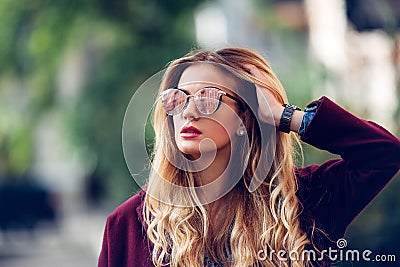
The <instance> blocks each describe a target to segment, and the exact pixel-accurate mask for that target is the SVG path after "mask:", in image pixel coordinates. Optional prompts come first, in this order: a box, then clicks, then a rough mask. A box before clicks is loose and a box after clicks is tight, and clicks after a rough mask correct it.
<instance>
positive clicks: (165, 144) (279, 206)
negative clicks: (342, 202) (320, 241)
mask: <svg viewBox="0 0 400 267" xmlns="http://www.w3.org/2000/svg"><path fill="white" fill-rule="evenodd" d="M201 62H206V63H217V64H221V65H223V66H226V67H227V68H232V69H234V70H235V71H236V72H237V73H239V74H240V75H242V76H243V77H245V78H246V79H247V80H248V81H250V82H248V83H249V84H253V87H251V86H240V88H241V90H254V92H255V89H254V84H258V85H259V86H262V87H265V88H267V90H269V91H270V92H272V93H273V94H274V96H275V97H276V98H277V99H278V101H279V102H281V103H282V104H283V103H286V102H287V96H286V93H285V91H284V89H283V86H282V85H281V83H280V82H279V80H278V78H277V77H276V75H275V74H274V73H273V71H272V69H271V67H270V66H269V64H268V62H267V61H266V60H265V59H264V58H262V57H261V56H260V55H258V54H257V53H255V52H253V51H251V50H248V49H244V48H225V49H221V50H218V51H198V52H192V53H191V54H189V55H187V56H185V57H183V58H180V59H177V60H175V61H173V62H171V63H170V65H169V66H168V68H167V70H166V73H165V75H164V77H163V81H162V83H161V86H160V92H161V91H163V90H165V89H167V88H171V87H176V86H177V85H178V82H179V79H180V76H181V75H182V73H183V71H184V69H185V68H186V67H185V66H187V65H185V63H201ZM244 64H252V65H254V66H256V67H257V68H258V69H259V70H260V71H261V73H262V75H263V78H264V79H263V80H259V79H256V78H254V77H253V76H252V75H251V74H250V73H249V72H248V70H247V69H246V68H245V67H244V66H243V65H244ZM242 83H246V82H242ZM242 85H243V84H242ZM243 88H244V89H243ZM251 88H252V89H251ZM254 92H253V93H254ZM256 114H257V111H254V110H251V109H250V108H249V107H248V106H247V108H245V110H244V111H242V112H240V116H241V118H242V119H243V123H244V126H245V127H246V130H247V132H248V133H249V134H248V135H249V136H248V149H246V151H243V150H241V149H240V145H237V146H236V148H235V150H234V151H233V152H234V153H235V154H237V155H240V157H243V159H246V160H245V161H244V162H245V163H244V166H243V167H244V173H243V175H242V178H241V179H240V181H239V182H238V183H237V184H236V185H235V186H234V187H233V189H232V190H231V192H230V193H229V194H228V201H229V205H228V206H227V208H226V209H225V210H224V220H223V222H222V225H221V227H220V228H219V229H218V232H216V233H213V238H212V239H210V238H208V235H209V234H210V217H209V214H208V213H207V211H206V209H205V208H204V206H202V205H201V201H200V200H199V198H198V196H197V194H196V191H195V190H186V191H182V192H180V193H179V194H176V193H172V192H169V190H170V189H169V186H168V185H171V184H172V185H178V186H182V187H186V188H194V187H195V186H196V184H195V175H196V173H193V172H188V171H184V170H181V169H180V168H177V167H176V166H174V164H172V163H171V161H170V159H171V158H174V159H175V160H178V161H179V157H182V159H183V156H182V155H181V154H182V153H180V152H179V150H178V149H177V146H176V143H175V140H174V132H173V131H174V130H173V126H172V123H173V122H172V119H171V118H170V116H167V115H166V114H165V112H164V110H163V109H162V106H161V104H160V103H157V104H156V107H155V111H154V130H155V145H154V151H153V153H154V154H153V162H152V165H153V173H152V174H151V175H150V179H149V183H148V188H147V192H148V193H147V194H146V197H145V204H144V208H143V212H144V218H145V221H146V223H147V226H148V227H147V236H148V237H149V239H150V241H151V242H152V243H153V244H154V246H153V251H152V260H153V263H154V264H155V265H156V266H165V265H168V266H196V267H200V266H204V264H205V262H204V259H205V255H207V256H208V257H209V258H210V259H211V260H213V261H215V262H219V263H221V264H223V265H224V266H307V265H311V263H310V262H309V261H308V260H305V259H302V258H298V259H297V260H293V261H292V260H290V259H288V260H287V261H282V260H279V259H278V258H277V255H276V253H275V254H274V253H270V252H272V251H275V252H277V251H280V250H284V251H286V252H287V253H289V252H291V251H295V252H297V253H298V254H297V255H302V252H303V251H304V250H305V246H306V245H307V244H310V241H309V240H308V238H307V235H306V233H305V232H304V231H303V230H302V229H301V227H300V219H299V214H300V213H301V210H302V206H301V203H300V201H299V199H298V197H297V196H296V191H297V182H296V177H295V174H294V151H295V150H294V142H295V141H297V142H298V140H297V137H296V136H295V135H294V134H284V133H281V132H279V131H278V130H277V129H276V127H272V126H265V125H264V126H263V125H260V124H259V123H258V122H257V115H256ZM165 121H167V123H165ZM268 127H269V128H268ZM263 128H266V129H267V130H270V131H271V130H272V131H274V134H275V135H276V148H275V150H274V153H273V154H268V155H269V157H271V159H270V160H271V161H272V162H271V167H270V169H269V170H268V171H267V174H266V177H257V175H258V173H257V171H256V168H257V166H258V165H259V162H260V161H262V158H261V155H262V151H263V149H265V148H263V147H262V146H261V145H260V144H261V132H262V131H263ZM160 177H162V178H160ZM160 179H165V181H167V182H168V183H166V184H165V183H164V184H162V183H160ZM251 179H259V180H260V181H262V182H261V185H260V186H258V187H257V188H256V190H254V191H252V192H250V190H249V184H250V182H251V181H250V180H251ZM149 192H152V193H151V194H150V193H149ZM157 194H158V195H160V194H163V195H164V196H167V198H168V199H170V200H171V201H173V202H174V203H187V204H188V205H186V206H185V207H182V206H176V205H173V204H171V203H168V202H164V201H159V200H158V199H157V197H154V196H156V195H157ZM260 251H262V252H263V254H262V255H268V257H263V258H260ZM269 256H271V257H269Z"/></svg>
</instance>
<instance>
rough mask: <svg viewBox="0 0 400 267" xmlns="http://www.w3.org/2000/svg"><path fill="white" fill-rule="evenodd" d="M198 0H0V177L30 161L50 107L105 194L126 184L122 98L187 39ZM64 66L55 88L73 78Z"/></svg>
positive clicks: (130, 186) (184, 48) (128, 188)
mask: <svg viewBox="0 0 400 267" xmlns="http://www.w3.org/2000/svg"><path fill="white" fill-rule="evenodd" d="M199 2H200V1H198V0H186V1H183V0H180V1H179V0H178V1H172V0H171V1H164V0H152V1H144V0H139V1H108V0H101V1H93V0H83V1H69V0H52V1H51V0H33V1H13V0H4V1H1V2H0V16H1V18H2V23H1V24H0V43H1V44H2V45H1V46H0V82H1V83H0V86H1V91H0V104H1V105H0V111H1V114H2V115H1V120H0V156H1V158H0V162H1V165H0V179H2V180H4V179H8V178H7V177H15V176H18V177H22V176H23V175H24V174H27V173H29V172H30V171H31V170H30V168H31V167H32V163H33V160H34V155H33V151H34V149H35V147H34V134H35V127H37V124H38V122H39V121H40V120H41V119H42V118H43V117H44V116H45V114H52V113H53V114H54V113H56V114H59V116H58V117H57V118H60V119H61V120H62V123H61V124H62V127H63V131H65V138H67V139H68V140H69V141H70V144H71V145H73V146H75V147H85V148H86V150H87V151H89V152H88V154H89V155H94V158H95V159H96V163H95V170H94V173H96V179H101V183H102V184H103V185H104V187H105V188H106V189H107V190H105V192H106V193H108V194H109V196H110V197H111V199H114V200H116V199H117V201H120V200H122V199H124V198H126V195H127V194H129V193H133V192H135V190H136V189H135V184H134V183H133V180H132V179H130V175H129V172H128V171H127V168H126V166H125V163H124V159H123V154H122V149H121V128H122V120H123V115H124V111H125V108H126V107H127V105H128V102H129V99H130V97H131V96H132V95H133V93H134V90H135V89H136V88H137V87H138V86H139V85H140V84H141V83H142V82H143V81H144V80H145V79H147V78H148V77H149V76H150V75H151V74H153V73H155V72H157V71H159V70H160V69H162V68H163V67H164V66H165V64H166V63H167V62H168V61H170V60H172V59H174V58H177V57H179V56H182V55H183V54H185V53H187V52H188V51H189V50H191V48H192V47H193V46H194V30H193V28H194V25H193V24H194V21H193V10H194V9H195V7H196V6H197V4H198V3H199ZM182 25H185V26H184V27H183V26H182ZM71 58H72V60H75V62H72V68H76V69H75V70H70V69H68V64H69V63H71V62H69V61H68V60H70V59H71ZM68 71H72V72H73V71H76V72H78V74H79V73H81V76H82V77H80V78H79V79H80V80H78V81H77V83H78V85H77V86H76V87H78V91H77V92H72V93H71V92H68V90H69V89H70V88H67V89H64V90H63V89H62V88H61V87H62V86H64V85H63V84H62V83H65V82H67V83H68V82H71V81H70V79H76V78H74V77H70V76H68ZM66 72H67V74H65V73H66ZM62 75H64V76H65V77H64V76H62ZM63 77H64V78H63ZM72 82H73V81H72ZM65 90H67V92H64V91H65ZM83 159H84V160H85V157H83ZM87 160H88V163H87V164H91V161H93V159H92V158H88V159H87ZM13 179H15V178H13ZM21 179H22V178H21Z"/></svg>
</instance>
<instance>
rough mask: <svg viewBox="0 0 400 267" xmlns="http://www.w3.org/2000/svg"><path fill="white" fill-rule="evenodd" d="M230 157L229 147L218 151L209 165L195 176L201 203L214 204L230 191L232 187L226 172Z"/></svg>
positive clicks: (228, 173) (228, 174)
mask: <svg viewBox="0 0 400 267" xmlns="http://www.w3.org/2000/svg"><path fill="white" fill-rule="evenodd" d="M230 156H231V153H230V146H229V147H228V148H224V149H220V150H219V151H217V153H216V156H215V158H214V159H213V160H212V161H211V163H210V164H209V165H208V166H207V167H206V168H204V169H203V170H202V171H199V172H198V175H196V176H197V177H196V181H195V182H196V185H197V186H198V187H199V188H198V194H199V198H200V200H201V201H202V203H205V204H208V203H211V202H214V201H215V200H217V199H219V198H221V197H223V196H224V195H226V194H227V193H228V192H229V191H230V190H231V188H232V186H233V185H232V181H231V180H232V179H230V178H231V177H230V172H229V171H228V168H229V161H230Z"/></svg>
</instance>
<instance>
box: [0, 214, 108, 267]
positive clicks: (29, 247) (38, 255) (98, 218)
mask: <svg viewBox="0 0 400 267" xmlns="http://www.w3.org/2000/svg"><path fill="white" fill-rule="evenodd" d="M104 223H105V215H103V214H90V215H89V214H80V215H75V216H70V217H69V218H64V219H63V221H62V223H61V225H60V226H58V227H54V226H49V225H47V226H44V225H43V226H42V227H40V228H39V229H35V230H34V231H32V232H28V231H11V232H6V233H4V232H3V233H2V232H0V266H1V267H50V266H56V267H64V266H65V267H67V266H74V267H89V266H97V257H98V254H99V251H100V246H101V240H102V235H103V227H104Z"/></svg>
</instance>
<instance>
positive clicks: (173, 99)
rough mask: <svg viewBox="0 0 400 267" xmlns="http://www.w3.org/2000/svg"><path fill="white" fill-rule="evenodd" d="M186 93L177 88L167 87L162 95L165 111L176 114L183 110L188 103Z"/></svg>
mask: <svg viewBox="0 0 400 267" xmlns="http://www.w3.org/2000/svg"><path fill="white" fill-rule="evenodd" d="M186 98H187V96H186V94H185V93H184V92H182V91H180V90H177V89H167V90H165V92H164V94H163V96H162V104H163V107H164V109H165V112H167V114H169V115H176V114H178V113H179V112H181V111H182V110H183V108H184V107H185V104H186Z"/></svg>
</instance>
